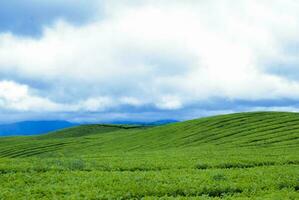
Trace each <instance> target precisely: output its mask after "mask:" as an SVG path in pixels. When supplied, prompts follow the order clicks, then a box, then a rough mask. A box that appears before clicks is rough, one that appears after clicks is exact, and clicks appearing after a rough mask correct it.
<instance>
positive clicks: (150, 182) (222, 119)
mask: <svg viewBox="0 0 299 200" xmlns="http://www.w3.org/2000/svg"><path fill="white" fill-rule="evenodd" d="M298 167H299V114H297V113H277V112H258V113H237V114H230V115H221V116H215V117H208V118H202V119H196V120H191V121H186V122H180V123H174V124H169V125H163V126H156V127H142V126H116V125H84V126H79V127H74V128H69V129H64V130H61V131H58V132H53V133H50V134H47V135H43V136H30V137H7V138H1V139H0V179H1V181H0V188H1V190H0V199H202V200H203V199H210V200H220V199H227V200H228V199H229V200H235V199H239V200H241V199H242V200H243V199H247V200H252V199H263V200H264V199H266V200H267V199H269V200H270V199H271V200H272V199H299V182H298V177H299V170H298Z"/></svg>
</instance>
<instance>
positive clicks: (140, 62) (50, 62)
mask: <svg viewBox="0 0 299 200" xmlns="http://www.w3.org/2000/svg"><path fill="white" fill-rule="evenodd" d="M104 5H105V9H106V10H105V18H104V19H103V18H101V19H98V20H95V21H94V22H91V23H89V24H86V25H84V26H80V27H75V26H72V25H70V24H68V23H66V22H63V21H58V22H57V23H56V25H54V26H51V27H45V29H44V34H43V36H42V37H41V38H40V39H34V38H24V37H18V36H14V35H12V34H9V33H6V34H0V73H4V74H5V73H8V74H14V75H15V76H16V77H21V78H23V79H30V80H34V81H36V82H38V81H40V82H43V83H46V84H47V85H50V87H52V88H60V90H61V91H62V92H61V91H60V92H61V93H64V95H63V97H68V98H67V99H76V100H75V101H74V100H72V102H65V101H66V100H65V99H57V91H56V90H55V89H53V90H51V91H49V92H48V93H47V92H45V91H38V90H39V88H34V89H35V90H36V91H37V92H36V93H35V94H34V95H32V94H29V91H28V86H25V85H19V84H15V85H14V84H12V83H11V84H12V85H13V86H9V87H10V89H7V90H9V92H8V93H7V92H1V95H2V96H0V97H1V98H0V99H2V100H1V101H0V102H2V103H1V104H0V105H2V104H3V105H6V107H7V108H12V109H19V110H31V109H33V110H38V109H43V108H45V107H47V108H49V109H48V110H55V111H56V110H61V111H65V110H67V111H68V110H71V111H76V110H85V111H103V110H105V109H108V108H114V107H117V106H120V105H133V106H141V105H146V104H151V105H155V106H156V107H157V108H159V109H165V110H168V109H179V108H183V107H184V106H186V105H188V104H192V103H196V102H200V101H206V100H208V99H209V98H212V97H219V98H228V99H233V100H234V99H244V100H260V99H279V98H290V99H299V77H298V79H292V80H289V79H288V78H287V77H286V76H283V75H282V74H279V73H278V74H277V73H276V74H273V73H270V72H269V69H271V65H269V63H270V64H275V62H277V63H280V64H282V66H281V69H282V70H283V68H284V67H283V64H284V63H288V62H289V61H290V60H291V61H292V62H294V57H296V56H294V55H293V54H292V55H290V54H289V52H288V51H285V49H286V48H288V47H287V46H288V45H289V44H291V43H296V42H297V43H298V42H299V41H298V35H299V26H298V21H299V14H298V9H299V3H298V2H296V1H293V0H273V1H266V0H259V1H258V0H240V1H237V2H236V1H232V0H226V1H221V2H220V1H216V0H211V1H192V0H189V1H188V0H187V1H161V2H159V3H158V2H157V1H143V2H142V3H140V2H137V1H131V2H130V3H129V2H127V1H125V2H123V3H122V2H120V1H105V2H104ZM296 53H299V52H296ZM295 62H297V61H296V60H295ZM298 64H299V63H298ZM293 70H298V69H297V68H296V69H293ZM16 81H18V80H16ZM6 84H7V83H6ZM8 85H9V84H8ZM2 87H5V88H8V86H2ZM71 91H75V92H71ZM3 102H6V104H4V103H3ZM13 102H14V103H13ZM61 102H63V103H61ZM7 105H8V106H7Z"/></svg>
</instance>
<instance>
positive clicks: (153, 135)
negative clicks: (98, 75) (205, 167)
mask: <svg viewBox="0 0 299 200" xmlns="http://www.w3.org/2000/svg"><path fill="white" fill-rule="evenodd" d="M0 144H1V147H0V156H2V157H6V156H8V157H9V156H13V157H15V156H31V155H38V154H44V153H48V152H52V153H53V152H63V153H69V154H73V155H85V154H93V153H94V152H97V153H98V152H99V151H101V152H106V153H107V152H117V151H121V152H124V151H153V150H161V149H171V148H188V147H205V146H215V147H247V148H250V147H268V146H272V147H273V146H277V147H283V146H298V144H299V114H297V113H279V112H256V113H237V114H229V115H221V116H215V117H208V118H202V119H196V120H191V121H186V122H180V123H174V124H169V125H164V126H157V127H147V128H144V127H135V126H131V127H130V126H128V127H124V126H115V125H111V126H109V125H84V126H79V127H74V128H71V129H64V130H62V131H58V132H55V133H51V134H48V135H46V136H37V137H26V138H18V137H16V138H6V139H0ZM31 147H34V148H31ZM8 149H9V150H8Z"/></svg>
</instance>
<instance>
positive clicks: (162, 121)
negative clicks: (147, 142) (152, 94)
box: [109, 119, 179, 126]
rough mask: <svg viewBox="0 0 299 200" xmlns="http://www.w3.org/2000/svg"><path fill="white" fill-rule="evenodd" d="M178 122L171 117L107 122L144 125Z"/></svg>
mask: <svg viewBox="0 0 299 200" xmlns="http://www.w3.org/2000/svg"><path fill="white" fill-rule="evenodd" d="M176 122H179V121H177V120H173V119H165V120H159V121H153V122H140V121H139V122H138V121H112V122H109V124H128V125H145V126H158V125H165V124H171V123H176Z"/></svg>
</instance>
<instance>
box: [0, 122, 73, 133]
mask: <svg viewBox="0 0 299 200" xmlns="http://www.w3.org/2000/svg"><path fill="white" fill-rule="evenodd" d="M77 125H79V124H75V123H70V122H67V121H24V122H18V123H12V124H3V125H0V136H17V135H38V134H43V133H48V132H51V131H55V130H59V129H63V128H69V127H73V126H77Z"/></svg>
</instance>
